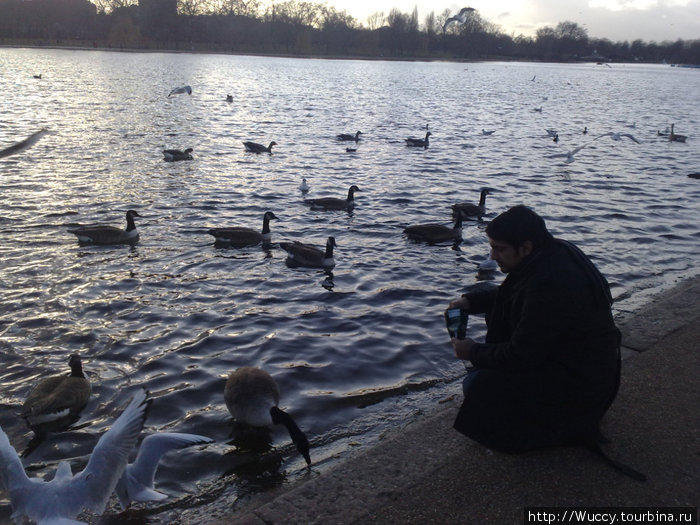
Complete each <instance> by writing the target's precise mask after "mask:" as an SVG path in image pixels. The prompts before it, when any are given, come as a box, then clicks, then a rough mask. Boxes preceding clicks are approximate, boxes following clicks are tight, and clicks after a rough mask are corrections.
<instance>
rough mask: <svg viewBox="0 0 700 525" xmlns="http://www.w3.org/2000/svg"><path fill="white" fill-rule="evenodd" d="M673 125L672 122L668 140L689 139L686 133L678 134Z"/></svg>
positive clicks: (679, 140)
mask: <svg viewBox="0 0 700 525" xmlns="http://www.w3.org/2000/svg"><path fill="white" fill-rule="evenodd" d="M673 126H674V125H673V124H671V133H670V134H669V136H668V140H669V141H671V142H685V139H687V138H688V137H686V136H685V135H678V134H676V133H674V131H673Z"/></svg>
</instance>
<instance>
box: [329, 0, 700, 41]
mask: <svg viewBox="0 0 700 525" xmlns="http://www.w3.org/2000/svg"><path fill="white" fill-rule="evenodd" d="M458 1H459V0H458ZM443 2H444V3H442V2H435V1H430V0H326V2H325V3H326V4H327V5H329V6H333V7H335V8H336V9H337V10H338V11H347V13H348V14H350V15H351V16H353V17H354V18H355V19H356V20H357V21H358V22H361V23H362V24H364V25H366V20H367V17H368V16H369V15H371V14H374V13H377V12H380V11H383V12H384V14H385V15H386V14H388V13H389V11H391V9H392V8H397V9H398V10H399V11H401V12H402V13H407V14H410V13H412V12H413V9H414V8H415V7H417V8H418V19H419V22H420V23H421V24H423V21H424V19H425V17H426V15H427V14H429V13H430V12H431V11H433V12H434V13H435V15H436V16H438V15H441V14H442V13H443V11H444V10H445V9H449V10H450V11H451V13H452V14H453V15H454V14H457V13H458V12H459V10H460V9H461V8H462V7H473V8H474V9H476V10H477V11H478V12H479V14H480V15H481V18H482V19H484V20H486V21H488V22H491V23H493V24H496V25H497V26H499V27H500V28H501V31H502V32H504V33H506V34H508V35H513V36H518V35H520V34H522V35H525V36H534V35H535V32H536V31H537V29H539V28H540V27H543V26H549V27H556V25H557V24H558V23H559V22H565V21H568V22H575V23H576V24H578V25H579V26H581V27H583V28H584V29H586V31H587V32H588V36H589V37H590V38H607V39H608V40H612V41H613V42H622V41H625V40H627V41H629V42H632V41H633V40H637V39H641V40H644V41H645V42H652V41H655V42H657V43H660V42H663V41H669V40H670V41H675V40H677V39H679V38H681V39H683V40H698V39H700V0H465V2H466V3H454V0H443Z"/></svg>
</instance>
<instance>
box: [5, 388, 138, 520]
mask: <svg viewBox="0 0 700 525" xmlns="http://www.w3.org/2000/svg"><path fill="white" fill-rule="evenodd" d="M147 396H148V394H147V392H146V391H145V390H139V391H137V393H136V394H135V395H134V397H133V399H132V400H131V402H130V403H129V405H128V406H127V407H126V409H124V412H122V414H121V415H120V416H119V417H118V418H117V419H116V421H115V422H114V424H113V425H112V427H111V428H110V429H109V430H108V431H107V432H105V433H104V434H102V436H101V437H100V439H99V441H98V442H97V445H95V448H94V449H93V451H92V454H90V459H89V461H88V464H87V466H86V467H85V468H84V469H83V470H82V471H81V472H79V473H77V474H75V475H73V473H72V472H71V467H70V464H69V463H68V462H67V461H61V462H60V463H59V464H58V467H57V468H56V474H55V476H54V478H53V479H52V480H51V481H44V480H42V479H39V478H29V477H27V474H26V472H25V471H24V467H23V466H22V461H21V460H20V458H19V456H18V455H17V452H16V451H15V449H14V448H13V447H12V445H11V444H10V440H9V439H8V437H7V434H5V432H4V431H3V430H2V429H1V428H0V479H1V480H2V481H3V482H4V485H5V488H6V489H7V493H8V495H9V496H10V503H11V505H12V519H13V520H14V521H15V523H23V521H24V518H25V517H26V518H29V519H30V520H32V521H35V522H36V523H37V524H39V525H41V524H64V525H66V524H82V523H85V522H82V521H75V518H76V517H77V516H78V514H80V513H81V512H82V511H83V510H89V511H91V512H94V513H96V514H102V512H104V509H105V506H106V505H107V502H108V501H109V497H110V495H111V494H112V492H113V491H114V489H115V487H116V486H117V482H118V481H119V478H120V477H121V475H122V473H123V472H124V469H125V468H126V464H127V461H128V460H129V453H130V452H131V451H132V450H133V449H134V447H135V446H136V442H137V440H138V437H139V434H140V433H141V430H142V428H143V424H144V421H145V419H146V412H147V410H148V406H149V405H150V400H148V399H146V398H147Z"/></svg>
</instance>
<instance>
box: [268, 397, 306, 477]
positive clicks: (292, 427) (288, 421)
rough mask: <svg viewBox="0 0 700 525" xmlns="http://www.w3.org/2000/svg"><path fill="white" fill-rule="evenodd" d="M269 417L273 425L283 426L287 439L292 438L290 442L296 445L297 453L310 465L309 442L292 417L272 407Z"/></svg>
mask: <svg viewBox="0 0 700 525" xmlns="http://www.w3.org/2000/svg"><path fill="white" fill-rule="evenodd" d="M270 416H271V417H272V422H273V423H274V424H275V425H284V426H285V427H286V428H287V432H289V437H290V438H292V442H293V443H294V444H295V445H296V447H297V450H298V451H299V453H300V454H301V455H302V456H304V459H305V460H306V464H307V465H310V464H311V456H309V448H310V447H309V440H308V439H307V437H306V434H304V433H303V432H302V431H301V429H300V428H299V427H298V426H297V424H296V422H295V421H294V420H293V419H292V416H290V415H289V414H287V413H286V412H285V411H284V410H281V409H280V408H278V407H276V406H275V407H272V408H271V409H270Z"/></svg>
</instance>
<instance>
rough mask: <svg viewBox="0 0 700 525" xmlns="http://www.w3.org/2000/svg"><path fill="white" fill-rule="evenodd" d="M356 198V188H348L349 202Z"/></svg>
mask: <svg viewBox="0 0 700 525" xmlns="http://www.w3.org/2000/svg"><path fill="white" fill-rule="evenodd" d="M354 199H355V190H354V188H350V189H349V190H348V202H352V201H353V200H354Z"/></svg>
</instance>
